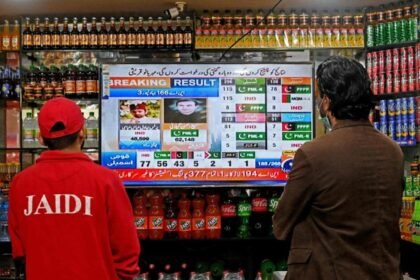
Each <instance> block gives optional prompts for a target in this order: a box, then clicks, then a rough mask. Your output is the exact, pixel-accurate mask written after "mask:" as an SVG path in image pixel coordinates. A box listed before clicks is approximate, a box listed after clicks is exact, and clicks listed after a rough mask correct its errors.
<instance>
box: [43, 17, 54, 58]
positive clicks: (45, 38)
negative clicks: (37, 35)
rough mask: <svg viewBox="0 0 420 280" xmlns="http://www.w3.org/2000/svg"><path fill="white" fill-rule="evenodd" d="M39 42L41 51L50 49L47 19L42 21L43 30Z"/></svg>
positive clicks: (48, 21)
mask: <svg viewBox="0 0 420 280" xmlns="http://www.w3.org/2000/svg"><path fill="white" fill-rule="evenodd" d="M41 41H42V43H41V44H42V48H43V49H47V50H48V49H51V47H52V43H51V41H52V40H51V30H50V20H49V18H47V17H46V18H45V19H44V28H43V30H42V35H41Z"/></svg>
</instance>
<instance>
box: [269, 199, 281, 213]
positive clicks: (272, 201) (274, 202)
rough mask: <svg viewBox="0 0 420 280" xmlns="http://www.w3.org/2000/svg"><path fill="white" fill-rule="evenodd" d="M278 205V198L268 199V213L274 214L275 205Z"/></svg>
mask: <svg viewBox="0 0 420 280" xmlns="http://www.w3.org/2000/svg"><path fill="white" fill-rule="evenodd" d="M278 204H279V198H278V197H273V198H271V199H270V203H269V205H268V211H269V212H271V213H274V212H275V211H276V209H277V205H278Z"/></svg>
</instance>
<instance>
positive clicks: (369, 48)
mask: <svg viewBox="0 0 420 280" xmlns="http://www.w3.org/2000/svg"><path fill="white" fill-rule="evenodd" d="M416 43H418V41H410V42H405V43H398V44H391V45H385V46H375V47H367V48H366V49H367V50H368V51H369V52H370V51H382V50H388V49H395V48H405V47H410V46H414V45H415V44H416Z"/></svg>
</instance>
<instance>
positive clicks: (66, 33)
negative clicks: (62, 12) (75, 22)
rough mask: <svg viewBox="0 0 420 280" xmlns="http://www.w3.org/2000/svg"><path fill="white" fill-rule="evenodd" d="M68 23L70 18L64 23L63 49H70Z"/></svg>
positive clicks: (62, 34) (62, 33)
mask: <svg viewBox="0 0 420 280" xmlns="http://www.w3.org/2000/svg"><path fill="white" fill-rule="evenodd" d="M68 22H69V20H68V18H66V17H65V18H64V22H63V31H62V32H61V47H62V48H63V49H69V48H70V30H69V23H68Z"/></svg>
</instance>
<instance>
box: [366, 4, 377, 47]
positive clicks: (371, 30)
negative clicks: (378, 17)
mask: <svg viewBox="0 0 420 280" xmlns="http://www.w3.org/2000/svg"><path fill="white" fill-rule="evenodd" d="M375 41H376V39H375V13H373V12H370V13H368V14H367V27H366V44H367V46H368V47H374V46H375Z"/></svg>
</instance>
